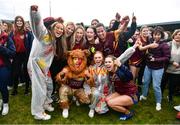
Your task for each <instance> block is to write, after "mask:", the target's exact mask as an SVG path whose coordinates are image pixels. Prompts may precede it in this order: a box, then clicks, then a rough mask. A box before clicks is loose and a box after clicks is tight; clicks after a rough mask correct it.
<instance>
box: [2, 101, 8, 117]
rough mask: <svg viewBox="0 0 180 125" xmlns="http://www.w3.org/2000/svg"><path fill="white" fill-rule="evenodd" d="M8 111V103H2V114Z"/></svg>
mask: <svg viewBox="0 0 180 125" xmlns="http://www.w3.org/2000/svg"><path fill="white" fill-rule="evenodd" d="M8 112H9V105H8V103H4V104H3V110H2V115H7V114H8Z"/></svg>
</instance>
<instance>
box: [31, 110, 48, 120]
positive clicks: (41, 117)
mask: <svg viewBox="0 0 180 125" xmlns="http://www.w3.org/2000/svg"><path fill="white" fill-rule="evenodd" d="M34 119H36V120H49V119H51V116H50V115H48V114H46V113H45V112H43V113H38V114H36V115H35V116H34Z"/></svg>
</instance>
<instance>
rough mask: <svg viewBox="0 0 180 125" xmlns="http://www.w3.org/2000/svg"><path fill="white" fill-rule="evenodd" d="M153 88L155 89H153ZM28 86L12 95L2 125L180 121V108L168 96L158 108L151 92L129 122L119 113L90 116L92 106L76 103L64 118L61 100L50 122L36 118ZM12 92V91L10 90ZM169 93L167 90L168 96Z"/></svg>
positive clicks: (135, 109)
mask: <svg viewBox="0 0 180 125" xmlns="http://www.w3.org/2000/svg"><path fill="white" fill-rule="evenodd" d="M151 89H152V88H151ZM23 92H24V88H23V87H19V93H18V95H17V96H15V97H14V96H11V95H10V112H9V114H8V115H6V116H2V115H0V124H180V120H177V119H176V118H175V116H176V113H177V111H175V110H174V109H173V106H172V105H170V104H169V103H168V101H167V99H166V98H164V99H163V100H162V110H161V111H159V112H157V111H156V110H155V99H154V93H153V92H152V91H150V93H149V96H148V100H147V101H143V102H139V103H138V105H135V106H133V110H134V111H135V116H134V117H133V118H132V119H130V120H127V121H120V120H119V113H117V112H115V111H112V110H111V111H110V112H108V113H107V114H104V115H97V114H95V117H94V118H89V117H88V112H89V108H88V105H81V106H79V107H77V106H76V105H75V104H74V103H73V105H72V106H71V109H70V112H69V113H70V115H69V118H68V119H64V118H63V117H62V115H61V110H60V109H59V107H58V104H57V103H54V104H53V105H54V107H55V111H54V112H51V113H49V114H51V116H52V119H51V120H48V121H38V120H34V118H33V117H32V115H31V112H30V102H31V95H29V96H25V95H24V94H23ZM10 93H11V92H10ZM166 96H167V92H165V94H164V97H166ZM174 104H175V105H178V104H180V98H179V96H175V97H174Z"/></svg>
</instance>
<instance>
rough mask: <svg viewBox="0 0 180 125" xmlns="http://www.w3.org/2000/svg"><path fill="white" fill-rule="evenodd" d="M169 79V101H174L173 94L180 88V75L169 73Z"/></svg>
mask: <svg viewBox="0 0 180 125" xmlns="http://www.w3.org/2000/svg"><path fill="white" fill-rule="evenodd" d="M167 77H168V79H169V82H168V89H169V101H173V94H174V92H175V89H176V87H177V86H180V74H172V73H167Z"/></svg>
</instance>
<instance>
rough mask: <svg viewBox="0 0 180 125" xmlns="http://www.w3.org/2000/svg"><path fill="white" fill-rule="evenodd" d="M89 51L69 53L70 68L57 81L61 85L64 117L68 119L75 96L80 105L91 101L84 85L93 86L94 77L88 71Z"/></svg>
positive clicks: (64, 69) (61, 102) (61, 103)
mask: <svg viewBox="0 0 180 125" xmlns="http://www.w3.org/2000/svg"><path fill="white" fill-rule="evenodd" d="M88 55H89V53H88V51H87V50H80V49H76V50H72V51H69V52H68V53H67V63H68V66H66V67H64V68H63V69H62V71H61V72H60V73H58V74H57V76H56V80H57V82H58V83H59V84H60V85H61V87H60V89H59V97H60V108H62V109H63V112H62V115H63V117H64V118H67V117H68V115H69V113H68V110H69V107H70V102H71V100H72V98H71V97H73V96H75V97H76V99H77V100H78V101H79V102H80V103H85V104H89V103H90V99H89V97H88V95H86V93H85V91H84V88H83V85H84V83H87V84H93V77H92V76H91V75H90V74H89V73H88V71H87V56H88Z"/></svg>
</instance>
